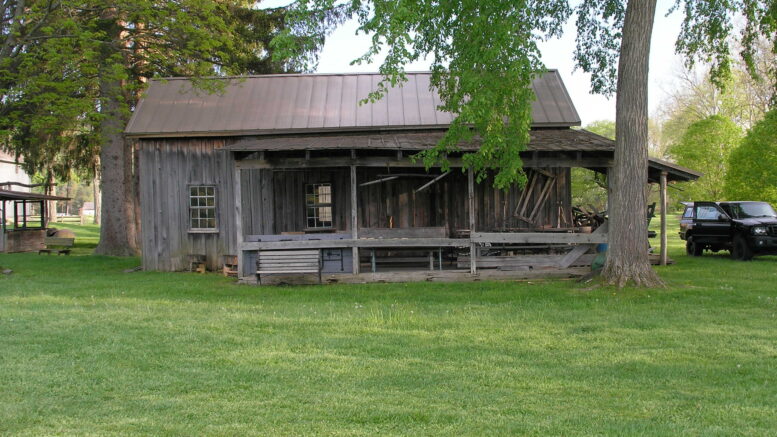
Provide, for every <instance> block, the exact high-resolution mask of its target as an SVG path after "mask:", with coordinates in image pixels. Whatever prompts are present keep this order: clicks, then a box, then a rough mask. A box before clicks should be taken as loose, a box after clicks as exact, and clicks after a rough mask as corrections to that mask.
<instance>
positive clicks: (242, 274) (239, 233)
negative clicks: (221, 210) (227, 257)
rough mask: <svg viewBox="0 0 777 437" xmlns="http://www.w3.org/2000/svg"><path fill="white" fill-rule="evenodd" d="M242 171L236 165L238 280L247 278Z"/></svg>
mask: <svg viewBox="0 0 777 437" xmlns="http://www.w3.org/2000/svg"><path fill="white" fill-rule="evenodd" d="M240 175H241V170H240V169H239V168H238V167H237V165H235V175H234V179H235V180H234V181H233V183H234V185H235V188H234V190H235V232H236V233H237V238H236V240H235V241H236V242H237V243H236V244H237V279H238V280H240V279H242V278H244V277H245V265H243V194H242V192H241V188H242V187H241V183H240Z"/></svg>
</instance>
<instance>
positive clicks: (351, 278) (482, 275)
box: [240, 267, 591, 285]
mask: <svg viewBox="0 0 777 437" xmlns="http://www.w3.org/2000/svg"><path fill="white" fill-rule="evenodd" d="M398 271H401V272H402V274H401V275H397V272H398ZM590 271H591V268H590V267H587V268H586V267H577V268H568V269H537V270H509V271H504V270H491V269H488V270H479V271H478V273H477V274H476V275H472V274H470V272H469V270H434V271H430V270H426V271H420V270H415V271H413V270H404V269H402V270H394V269H392V270H385V271H380V272H376V273H359V274H358V275H353V274H350V273H336V274H332V273H324V274H322V275H321V281H322V282H323V283H324V284H367V283H372V282H376V283H401V282H422V281H424V282H477V281H520V280H538V279H574V278H579V277H582V276H584V275H585V274H586V273H589V272H590ZM240 283H242V284H253V285H256V284H257V282H256V277H244V278H241V280H240ZM281 284H293V285H307V284H310V285H313V284H318V275H307V274H305V275H266V276H262V285H281Z"/></svg>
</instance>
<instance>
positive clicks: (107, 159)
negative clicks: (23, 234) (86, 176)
mask: <svg viewBox="0 0 777 437" xmlns="http://www.w3.org/2000/svg"><path fill="white" fill-rule="evenodd" d="M100 91H101V94H102V95H103V96H105V98H104V99H103V100H102V105H103V106H102V108H101V111H102V112H103V113H104V114H105V118H104V119H103V121H102V123H101V126H100V130H101V134H102V137H103V146H102V149H101V150H100V178H101V191H102V201H101V202H100V203H101V205H100V207H101V208H100V209H101V212H102V214H101V217H100V218H101V226H100V243H99V244H98V245H97V247H96V248H95V250H94V252H95V253H96V254H99V255H113V256H134V255H137V254H138V253H139V250H138V245H137V228H136V226H135V207H134V189H133V177H132V172H133V167H132V146H131V145H130V144H129V143H128V142H127V141H125V140H124V135H123V134H122V131H123V130H124V126H125V125H126V122H127V120H126V117H125V116H124V115H123V111H122V108H123V105H122V102H121V100H120V99H122V98H123V94H122V92H121V82H120V81H119V80H109V79H107V80H103V83H102V84H101V90H100Z"/></svg>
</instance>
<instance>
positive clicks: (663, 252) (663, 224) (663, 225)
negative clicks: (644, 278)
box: [660, 171, 667, 266]
mask: <svg viewBox="0 0 777 437" xmlns="http://www.w3.org/2000/svg"><path fill="white" fill-rule="evenodd" d="M666 177H667V172H665V171H662V172H661V179H660V187H661V259H660V262H661V265H662V266H665V265H666V260H667V256H666V251H667V247H666Z"/></svg>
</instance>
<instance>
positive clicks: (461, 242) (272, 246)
mask: <svg viewBox="0 0 777 437" xmlns="http://www.w3.org/2000/svg"><path fill="white" fill-rule="evenodd" d="M469 244H470V241H469V240H468V239H465V238H391V239H358V240H353V239H350V240H312V241H304V240H303V241H268V242H263V241H255V242H252V241H247V242H244V243H243V245H242V249H243V250H289V249H314V248H315V249H338V248H349V247H359V248H392V247H396V248H400V247H421V248H425V247H426V248H436V247H468V246H469Z"/></svg>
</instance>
